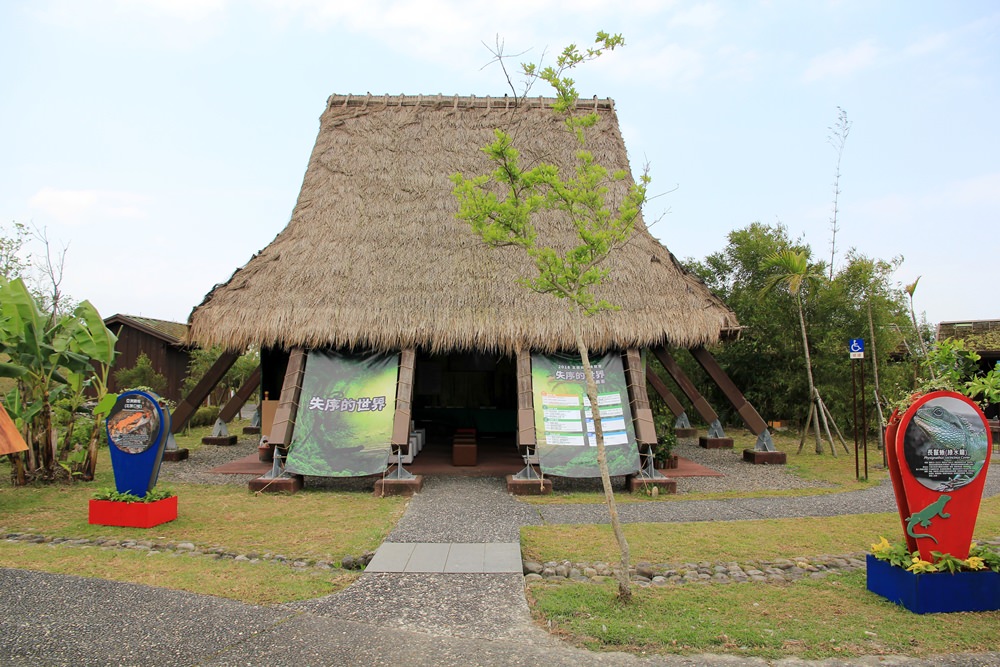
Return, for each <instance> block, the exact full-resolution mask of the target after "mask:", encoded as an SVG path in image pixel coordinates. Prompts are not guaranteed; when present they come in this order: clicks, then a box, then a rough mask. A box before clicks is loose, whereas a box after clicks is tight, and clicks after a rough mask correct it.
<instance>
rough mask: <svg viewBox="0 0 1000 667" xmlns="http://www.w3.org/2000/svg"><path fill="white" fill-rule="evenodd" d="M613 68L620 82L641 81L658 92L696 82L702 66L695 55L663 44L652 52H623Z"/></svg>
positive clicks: (697, 53)
mask: <svg viewBox="0 0 1000 667" xmlns="http://www.w3.org/2000/svg"><path fill="white" fill-rule="evenodd" d="M601 64H602V65H605V66H607V65H608V63H601ZM615 68H616V69H620V78H623V79H630V80H632V81H643V82H645V83H646V84H647V85H651V86H654V87H656V88H659V89H661V90H662V89H676V88H679V87H683V86H684V85H686V84H688V83H691V82H692V81H695V80H697V79H700V78H701V77H702V76H703V75H704V73H705V62H704V58H703V56H702V54H701V53H700V52H699V51H696V50H694V49H689V48H685V47H683V46H680V45H678V44H667V45H665V46H663V47H662V48H659V49H657V50H655V51H653V50H649V49H641V48H640V49H636V50H632V51H628V50H626V51H624V52H622V54H621V60H620V61H619V62H618V63H616V64H615Z"/></svg>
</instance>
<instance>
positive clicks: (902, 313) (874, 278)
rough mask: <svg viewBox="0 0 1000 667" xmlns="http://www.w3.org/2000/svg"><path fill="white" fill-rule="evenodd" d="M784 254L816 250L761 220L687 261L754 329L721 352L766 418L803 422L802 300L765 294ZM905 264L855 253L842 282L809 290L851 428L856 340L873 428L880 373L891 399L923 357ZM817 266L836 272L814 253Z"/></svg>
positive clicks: (825, 385) (812, 336)
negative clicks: (851, 351)
mask: <svg viewBox="0 0 1000 667" xmlns="http://www.w3.org/2000/svg"><path fill="white" fill-rule="evenodd" d="M782 252H789V253H795V254H804V256H805V257H806V258H811V257H812V256H813V255H812V251H811V248H810V247H809V245H808V244H806V243H805V242H804V241H802V240H801V239H792V238H791V237H789V235H788V230H787V229H786V228H785V227H784V226H783V225H781V224H773V225H767V224H763V223H760V222H754V223H752V224H750V225H748V226H746V227H744V228H742V229H737V230H734V231H732V232H730V234H729V237H728V243H727V245H726V247H725V248H723V249H722V250H720V251H718V252H715V253H712V254H711V255H709V256H708V257H706V258H705V259H704V260H702V261H694V260H688V261H687V262H686V267H687V268H688V269H689V270H690V271H692V272H694V273H695V274H696V275H698V276H699V277H701V278H702V280H704V281H705V283H706V284H707V285H708V286H709V288H710V289H712V291H714V292H715V293H716V294H718V295H719V296H720V297H721V298H722V299H723V300H724V301H725V302H726V303H727V304H728V305H729V307H730V308H732V309H733V310H734V311H735V312H736V315H737V316H738V317H739V320H740V323H741V324H742V325H743V327H744V329H743V331H742V334H741V336H740V339H739V340H738V341H735V342H731V343H726V344H724V345H721V346H719V348H718V349H716V350H713V354H715V355H716V357H717V358H718V359H719V362H720V363H721V364H722V365H723V367H724V368H725V369H726V371H727V372H728V373H729V375H730V377H732V379H733V381H734V382H736V384H737V386H739V387H740V388H741V389H742V390H743V392H744V394H745V395H746V397H747V399H748V400H749V401H750V402H751V403H752V404H753V405H754V406H755V407H756V408H757V411H758V412H760V414H761V415H762V416H763V417H764V418H765V419H767V420H788V421H792V422H794V423H796V424H799V425H802V424H804V422H805V419H806V416H807V414H808V410H809V398H810V397H809V386H808V376H807V374H806V369H805V357H804V353H803V344H802V336H801V334H800V323H799V316H798V309H797V305H796V299H795V296H794V294H793V293H792V292H791V291H790V290H789V289H788V287H787V285H786V286H785V287H784V288H780V287H779V288H776V289H772V290H770V291H768V292H767V294H766V295H765V296H763V297H762V296H761V293H762V291H764V289H765V287H766V286H767V284H768V280H769V278H771V276H773V275H774V274H773V271H771V270H769V269H768V259H769V258H771V257H773V256H774V255H775V254H776V253H782ZM901 261H902V260H901V258H894V259H892V260H890V261H885V260H879V259H871V258H868V257H865V256H863V255H860V254H858V253H857V252H854V251H851V252H849V253H847V255H846V257H845V259H844V262H843V265H842V266H841V267H840V268H839V270H837V271H836V272H834V273H833V278H832V279H828V278H826V277H823V278H821V279H820V280H819V281H818V283H817V284H816V285H814V286H813V287H812V288H811V289H809V290H806V291H804V292H802V307H803V313H804V319H805V321H806V327H807V330H808V340H809V347H810V349H809V352H810V358H811V361H812V364H813V373H814V379H815V382H816V386H817V388H818V390H819V392H820V393H821V394H822V396H823V400H824V402H825V403H826V405H827V407H828V408H829V409H830V411H831V413H832V415H833V417H834V419H835V420H836V422H837V423H839V424H840V425H841V429H842V430H845V429H850V428H851V427H852V423H851V419H852V418H853V409H852V380H851V361H850V359H849V355H848V349H847V347H848V341H849V340H850V339H851V338H864V339H865V341H866V348H867V350H866V352H867V358H866V359H865V364H866V394H867V395H866V397H865V398H866V399H867V401H868V407H869V415H870V420H869V423H870V425H871V426H872V429H873V430H874V429H877V428H878V419H877V417H875V415H877V414H878V409H877V407H876V403H875V398H874V391H875V386H876V385H875V372H876V371H877V374H878V380H879V382H878V386H879V388H880V389H881V393H882V396H883V405H884V404H885V403H888V402H891V401H892V400H895V398H896V397H898V396H899V395H900V394H901V393H903V392H905V391H908V390H909V388H911V387H912V385H913V375H914V373H913V364H912V362H911V361H910V360H909V359H908V355H907V354H906V350H907V349H908V341H907V338H908V337H909V345H912V344H913V342H914V340H915V337H914V335H913V333H912V326H911V325H910V323H909V321H908V314H907V313H908V309H907V301H906V295H905V293H904V291H903V289H902V288H901V287H900V286H899V285H897V284H895V283H893V281H892V276H893V273H894V272H895V270H896V269H897V268H898V267H899V264H900V262H901ZM809 269H810V272H811V273H812V274H814V275H818V276H825V275H828V274H827V272H828V267H827V266H826V265H825V263H823V262H815V263H814V262H812V261H811V259H810V264H809ZM701 384H702V388H704V390H705V392H706V395H708V396H709V400H710V402H711V403H712V404H713V406H715V407H716V409H717V410H719V411H720V412H722V413H725V416H726V417H727V421H728V422H729V423H738V422H739V420H738V417H737V416H736V415H735V414H732V413H726V410H727V409H728V404H727V403H726V401H725V399H724V397H722V395H721V394H720V393H719V392H718V390H716V389H715V388H714V387H713V386H711V385H710V384H708V383H701ZM847 432H849V431H848V430H845V433H847Z"/></svg>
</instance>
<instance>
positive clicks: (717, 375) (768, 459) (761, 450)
mask: <svg viewBox="0 0 1000 667" xmlns="http://www.w3.org/2000/svg"><path fill="white" fill-rule="evenodd" d="M688 351H689V352H690V353H691V356H692V357H694V360H695V361H697V362H698V365H699V366H701V367H702V368H703V369H705V372H706V373H708V376H709V377H710V378H712V381H713V382H714V383H715V384H716V386H718V387H719V389H721V390H722V394H723V395H724V396H725V397H726V400H728V401H729V404H730V405H732V406H733V408H735V409H736V412H737V413H738V414H739V416H740V418H741V419H742V420H743V423H744V424H746V425H747V428H748V429H750V432H751V433H753V434H754V435H755V436H757V443H756V444H755V445H754V448H753V449H752V450H750V449H747V450H744V451H743V460H745V461H748V462H750V463H772V464H773V463H784V462H785V454H784V452H779V451H777V450H776V449H775V447H774V441H772V440H771V433H770V432H769V431H768V430H767V422H765V421H764V420H763V419H762V418H761V416H760V414H759V413H758V412H757V410H755V409H754V407H753V406H752V405H750V401H748V400H747V399H746V397H745V396H743V392H741V391H740V390H739V387H737V386H736V383H734V382H733V381H732V379H731V378H730V377H729V376H728V375H726V371H724V370H722V366H720V365H719V362H718V361H716V360H715V357H713V356H712V353H711V352H709V351H708V350H706V349H705V348H703V347H696V348H693V349H691V350H688Z"/></svg>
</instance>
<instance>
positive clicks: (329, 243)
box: [190, 95, 738, 354]
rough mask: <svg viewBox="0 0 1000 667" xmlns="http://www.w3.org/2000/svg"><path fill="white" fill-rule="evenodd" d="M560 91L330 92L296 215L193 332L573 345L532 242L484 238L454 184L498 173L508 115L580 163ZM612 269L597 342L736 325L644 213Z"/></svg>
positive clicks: (566, 160) (524, 151) (341, 341)
mask: <svg viewBox="0 0 1000 667" xmlns="http://www.w3.org/2000/svg"><path fill="white" fill-rule="evenodd" d="M551 102H552V100H549V99H539V98H535V99H530V100H526V101H524V102H523V103H522V104H521V105H520V106H519V107H515V105H514V104H513V100H508V99H507V98H499V99H496V98H494V99H490V98H476V97H442V96H440V95H439V96H436V97H422V96H385V97H373V96H361V97H357V96H350V95H334V96H332V97H330V99H329V101H328V103H327V106H326V110H325V111H324V113H323V115H322V118H321V121H320V130H319V135H318V137H317V139H316V145H315V148H314V149H313V152H312V156H311V158H310V160H309V165H308V168H307V169H306V173H305V177H304V179H303V183H302V190H301V193H300V195H299V199H298V202H297V203H296V205H295V209H294V211H293V213H292V217H291V220H290V221H289V223H288V226H287V227H286V228H285V229H284V230H283V231H282V232H281V233H280V234H278V236H277V237H276V238H275V239H274V240H273V241H272V242H271V243H270V244H269V245H268V246H267V247H266V248H264V249H263V250H262V251H260V253H258V254H257V255H255V256H254V257H253V258H252V259H251V260H250V261H249V262H248V263H247V264H246V265H245V266H244V267H243V268H241V269H239V270H237V271H236V272H235V273H234V274H233V276H232V277H231V278H230V279H229V281H227V282H226V283H224V284H221V285H217V286H216V287H215V288H214V289H213V290H212V291H211V292H210V293H209V294H208V295H207V296H206V297H205V300H204V301H203V302H202V303H201V305H199V306H198V307H197V308H195V309H194V311H193V312H192V314H191V317H190V327H191V329H190V336H191V339H192V340H193V341H196V342H197V343H199V344H201V345H205V346H208V345H214V344H220V345H223V346H225V347H227V348H229V349H234V350H238V349H243V348H245V347H246V346H248V345H260V346H264V347H275V348H285V349H290V348H291V347H294V346H304V347H307V348H320V347H334V348H358V349H375V350H392V349H395V350H399V349H407V348H420V349H424V350H427V351H430V352H435V353H439V352H445V351H449V350H463V351H473V350H480V351H488V352H499V353H507V354H511V353H513V352H515V351H517V350H519V349H522V350H536V351H542V352H550V351H554V350H558V349H565V350H573V349H575V348H576V341H575V338H574V335H573V332H572V328H571V326H570V319H569V317H568V316H567V315H566V312H565V308H564V306H563V305H562V304H561V303H560V302H559V301H558V300H556V299H554V298H553V297H551V296H548V295H543V294H535V293H532V292H529V291H528V290H526V289H525V288H523V287H521V286H520V285H519V284H518V283H517V280H518V278H520V277H526V276H531V275H533V271H534V268H533V267H532V265H531V264H530V263H529V262H528V261H527V259H526V258H525V257H524V254H523V252H522V251H521V250H519V249H516V248H503V249H499V250H496V249H490V248H487V247H485V246H484V245H483V244H482V242H481V241H480V240H479V238H478V237H476V236H475V235H474V234H473V233H472V231H471V230H470V229H469V228H468V226H467V224H466V223H464V222H462V221H460V220H458V219H456V217H455V215H456V212H457V210H458V204H457V201H456V199H455V197H454V196H453V195H452V184H451V182H450V181H449V176H450V175H451V174H453V173H455V172H462V173H464V174H466V175H467V176H471V175H475V174H482V173H485V172H486V171H488V170H489V169H490V166H489V164H488V163H487V160H486V157H485V155H484V154H483V153H482V152H481V151H480V148H481V147H482V146H483V145H485V144H487V143H488V142H490V141H491V140H492V139H493V134H492V133H493V130H494V128H497V127H502V128H504V129H506V130H508V131H509V132H511V133H512V134H513V135H514V136H515V140H516V144H515V145H516V146H517V147H518V149H519V150H520V152H521V156H522V161H523V164H525V165H530V164H532V163H536V162H538V161H546V162H553V163H556V164H558V165H560V166H562V167H563V168H564V169H571V168H573V165H574V154H575V152H576V150H577V149H578V146H577V144H576V143H575V140H574V139H573V137H572V136H571V135H569V134H568V133H567V131H566V129H565V127H564V124H563V122H562V119H561V118H560V117H557V116H556V114H554V113H553V111H552V110H551V108H550V104H551ZM581 106H586V107H587V108H593V109H595V110H596V111H597V113H598V114H600V116H601V118H602V121H601V123H600V124H599V125H598V127H597V128H596V130H594V131H593V132H592V134H591V135H589V141H588V148H589V149H590V150H591V151H592V152H593V153H594V154H595V156H596V158H597V161H598V162H599V163H601V164H604V165H605V166H608V167H609V168H611V169H624V170H629V163H628V157H627V155H626V151H625V145H624V142H623V141H622V137H621V133H620V131H619V129H618V120H617V116H616V114H615V110H614V103H613V102H612V101H611V100H596V99H595V100H593V101H587V102H581ZM546 222H548V221H544V220H543V221H541V222H540V227H541V228H542V230H543V233H544V230H545V225H546ZM607 268H608V269H610V276H609V278H608V279H607V281H606V282H605V284H604V285H603V286H601V289H600V290H599V292H598V294H599V296H601V297H603V298H606V299H608V300H609V301H610V302H612V303H614V304H616V305H617V306H619V307H620V309H619V310H617V311H614V312H607V313H601V314H599V315H598V316H596V317H594V318H591V319H590V320H588V321H587V322H586V323H585V334H584V335H585V338H586V341H587V343H588V344H589V345H590V346H591V348H592V349H595V350H606V349H626V348H646V347H656V346H661V345H667V346H678V347H685V348H690V347H695V346H700V345H709V344H712V343H714V342H716V341H717V340H719V338H720V337H722V336H725V335H726V334H727V332H732V331H735V328H736V327H737V326H738V324H737V321H736V318H735V316H734V314H733V313H732V311H730V310H729V309H728V308H727V307H726V306H725V305H724V304H723V303H722V302H721V301H720V300H719V299H718V298H716V297H715V296H714V295H712V294H711V293H710V292H709V291H708V290H707V289H706V287H705V286H704V285H703V284H702V283H701V282H700V281H699V280H698V279H697V278H695V277H693V276H691V275H688V274H686V273H685V272H684V271H683V270H682V268H681V267H680V265H679V264H678V262H677V261H676V260H675V258H674V257H673V256H672V255H671V254H670V252H669V251H668V250H667V249H666V248H665V247H663V245H661V244H660V243H659V242H658V241H657V240H656V239H654V238H653V237H652V235H650V233H649V232H648V230H647V229H646V227H645V225H644V224H643V223H640V224H639V225H638V227H637V231H636V234H635V238H634V239H633V240H632V241H631V242H630V243H629V244H628V245H627V246H626V247H625V248H624V249H622V250H621V251H620V252H618V253H616V254H615V255H614V256H613V257H612V258H611V259H610V260H609V261H608V263H607Z"/></svg>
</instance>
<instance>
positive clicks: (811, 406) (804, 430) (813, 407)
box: [795, 400, 816, 454]
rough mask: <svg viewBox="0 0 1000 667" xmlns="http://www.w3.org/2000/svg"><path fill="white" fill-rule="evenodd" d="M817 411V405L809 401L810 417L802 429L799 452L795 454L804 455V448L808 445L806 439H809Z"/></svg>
mask: <svg viewBox="0 0 1000 667" xmlns="http://www.w3.org/2000/svg"><path fill="white" fill-rule="evenodd" d="M815 410H816V404H815V403H813V402H812V401H811V400H810V401H809V415H808V416H807V417H806V425H805V426H804V427H803V428H802V436H801V437H800V438H799V450H798V451H797V452H795V453H796V454H801V453H802V448H803V447H804V446H805V444H806V438H808V437H809V427H810V426H811V425H812V420H813V412H814V411H815Z"/></svg>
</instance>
